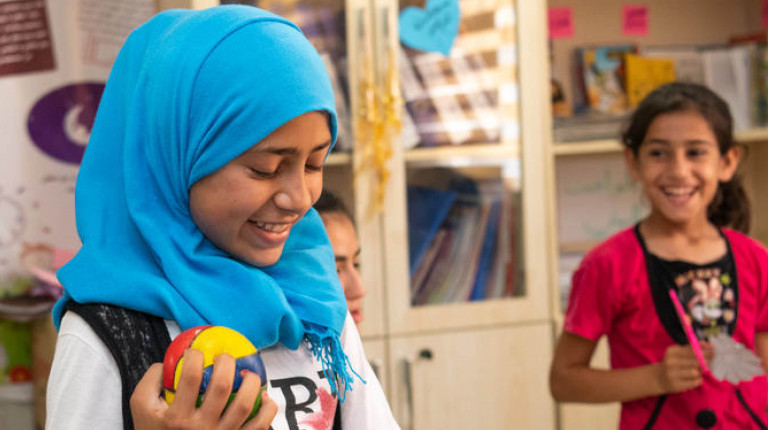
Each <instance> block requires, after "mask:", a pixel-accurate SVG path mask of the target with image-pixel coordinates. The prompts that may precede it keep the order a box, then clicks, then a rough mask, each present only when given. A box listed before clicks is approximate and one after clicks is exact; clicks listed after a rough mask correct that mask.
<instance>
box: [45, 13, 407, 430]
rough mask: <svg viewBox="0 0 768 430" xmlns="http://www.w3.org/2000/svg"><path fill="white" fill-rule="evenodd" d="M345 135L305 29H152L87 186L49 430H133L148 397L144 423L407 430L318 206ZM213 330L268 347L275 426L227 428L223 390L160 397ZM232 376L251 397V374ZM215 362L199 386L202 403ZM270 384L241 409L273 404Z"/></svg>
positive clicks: (203, 22) (274, 25)
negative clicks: (174, 370)
mask: <svg viewBox="0 0 768 430" xmlns="http://www.w3.org/2000/svg"><path fill="white" fill-rule="evenodd" d="M336 130H337V124H336V113H335V111H334V98H333V91H332V88H331V85H330V82H329V80H328V77H327V75H326V72H325V69H324V66H323V63H322V61H321V59H320V57H319V56H318V54H317V52H316V51H315V50H314V48H313V47H312V45H311V44H310V43H309V42H308V41H307V40H306V38H305V37H304V36H303V35H302V33H301V31H300V30H299V29H298V28H297V27H296V26H295V25H294V24H292V23H290V22H289V21H286V20H284V19H282V18H280V17H277V16H275V15H272V14H270V13H268V12H265V11H262V10H260V9H257V8H254V7H248V6H221V7H216V8H211V9H208V10H204V11H189V10H183V11H182V10H174V11H167V12H163V13H160V14H158V15H157V16H155V17H154V18H153V19H151V20H150V21H149V22H147V23H146V24H144V25H143V26H141V27H139V28H138V29H136V30H134V32H133V33H132V34H131V35H130V37H129V38H128V40H127V41H126V43H125V45H124V46H123V48H122V49H121V51H120V54H119V56H118V58H117V60H116V61H115V64H114V66H113V69H112V72H111V75H110V77H109V80H108V82H107V86H106V89H105V91H104V95H103V97H102V99H101V103H100V106H99V110H98V114H97V116H96V121H95V123H94V127H93V130H92V133H91V139H90V141H89V144H88V148H87V150H86V153H85V157H84V159H83V163H82V166H81V169H80V172H79V176H78V180H77V187H76V192H75V200H76V213H77V228H78V233H79V235H80V238H81V240H82V248H81V249H80V250H79V252H78V253H77V255H76V256H75V258H74V259H72V261H71V262H70V263H69V264H67V265H66V266H64V267H63V268H62V269H61V270H60V271H59V272H58V277H59V279H60V281H61V282H62V284H63V285H64V287H65V295H64V297H63V298H62V299H61V301H60V302H59V303H57V305H56V307H55V308H54V322H55V324H56V325H57V327H58V329H59V340H58V343H57V348H56V355H55V358H54V362H53V366H52V370H51V375H50V379H49V386H48V393H47V400H48V402H47V404H48V408H47V409H48V416H47V424H46V428H47V429H49V430H51V429H82V428H99V429H107V430H111V429H114V430H119V429H123V428H131V426H132V422H131V413H130V408H129V406H128V403H129V402H128V399H130V397H131V395H133V400H131V403H132V404H133V408H134V410H133V416H134V418H135V419H136V427H137V428H153V427H154V426H156V425H157V426H162V425H168V423H170V422H173V423H175V424H178V422H179V418H180V417H181V418H184V417H183V415H185V414H186V415H189V416H190V417H188V418H189V421H185V422H189V423H194V422H195V421H194V420H202V422H206V423H208V424H211V423H213V424H216V423H217V422H218V424H216V425H219V427H218V428H241V426H243V425H245V426H247V427H242V428H251V429H256V428H268V427H269V426H270V425H271V426H272V428H273V429H275V430H279V429H299V428H302V429H304V428H310V429H331V428H332V427H333V425H334V421H336V422H337V423H336V425H338V424H342V423H343V426H344V428H352V429H354V428H360V429H363V428H365V429H367V428H376V429H388V428H397V424H395V422H394V420H393V419H392V415H391V413H390V411H389V407H388V406H387V404H386V401H385V399H384V396H383V393H382V390H381V387H380V386H379V384H378V382H377V381H376V378H375V376H374V375H373V373H372V372H371V370H370V366H369V365H368V363H367V360H365V356H364V353H363V350H362V346H361V342H360V339H359V335H358V333H357V331H356V329H355V326H354V323H352V320H351V318H350V317H349V315H348V312H347V308H346V304H345V300H344V294H343V292H342V289H341V287H340V285H339V281H338V276H337V274H336V271H335V264H334V256H333V252H332V250H331V247H330V243H329V241H328V238H327V235H326V233H325V230H324V228H323V224H322V221H321V220H320V217H319V216H318V215H317V213H316V212H315V211H314V209H312V205H313V203H314V202H315V201H316V200H317V199H318V197H319V196H320V193H321V190H322V163H323V161H324V159H325V157H326V156H327V154H328V152H329V151H330V149H331V147H332V146H333V144H334V142H335V139H336ZM155 321H161V322H162V324H161V328H160V329H157V324H155V323H154V322H155ZM153 324H154V325H153ZM206 324H215V325H222V326H227V327H230V328H233V329H235V330H237V331H239V332H240V333H242V334H244V335H245V336H246V337H247V338H248V339H249V340H250V341H251V342H252V343H253V344H254V345H255V346H256V347H257V348H258V349H259V350H261V356H262V360H263V361H264V364H265V367H266V373H267V379H268V381H265V384H266V385H267V393H268V395H267V396H265V398H264V399H263V401H264V404H263V406H262V413H261V414H260V415H259V416H257V419H254V420H251V421H249V422H247V423H245V424H244V423H243V421H244V420H245V418H246V416H247V414H245V415H242V414H238V412H237V411H238V410H245V411H247V410H248V408H247V407H246V408H228V409H227V410H226V411H224V414H223V415H222V411H223V408H224V404H223V403H222V402H219V399H220V398H221V396H218V397H216V396H214V395H213V394H211V395H210V396H209V397H210V398H211V400H210V401H208V402H207V403H206V402H204V403H203V405H202V407H201V408H200V409H195V408H194V403H193V402H192V401H191V400H190V402H189V403H185V402H182V401H179V399H180V397H179V396H181V394H178V395H177V401H174V403H173V404H172V405H171V406H167V405H166V404H165V403H164V401H163V400H162V399H161V398H160V397H159V393H160V372H161V369H160V366H159V365H154V366H152V367H151V368H150V363H151V361H160V360H161V359H162V355H161V354H162V353H163V352H164V351H159V352H157V351H156V352H155V353H154V354H155V355H154V356H153V355H152V354H147V353H146V350H149V349H151V348H150V345H153V344H155V343H157V342H155V340H156V339H157V338H158V336H159V337H160V338H162V339H164V341H161V342H160V343H159V344H160V345H166V344H167V341H169V340H168V339H172V338H173V337H175V336H176V335H177V334H178V333H179V332H180V331H182V330H186V329H188V328H191V327H195V326H199V325H206ZM157 332H161V333H160V335H156V333H157ZM152 333H155V334H152ZM150 334H152V336H150ZM153 342H154V343H153ZM155 349H158V348H157V347H155ZM123 351H127V352H123ZM158 354H160V360H156V358H152V357H157V355H158ZM189 354H191V356H189V357H186V359H188V360H189V361H188V362H189V363H195V364H197V363H198V362H201V359H200V357H197V356H196V355H195V353H189ZM148 356H149V357H150V358H147V357H148ZM216 366H219V369H220V371H219V372H214V378H225V379H227V378H228V379H227V381H228V382H225V384H227V383H228V384H231V379H232V374H233V373H234V369H235V365H234V361H233V359H232V358H231V357H225V356H222V358H219V359H217V361H216ZM192 367H194V366H190V368H192ZM199 367H200V366H198V368H197V369H193V370H189V371H186V375H187V376H189V377H190V378H191V379H190V380H191V381H193V382H191V383H187V384H186V385H189V386H193V389H194V390H196V389H197V386H198V385H199V378H200V375H201V373H202V371H201V369H199ZM148 368H149V371H147V369H148ZM185 369H186V366H185ZM145 372H146V373H145ZM142 375H144V377H143V379H141V376H142ZM221 375H225V376H221ZM195 378H197V379H195ZM254 378H256V379H255V380H256V381H258V377H257V376H255V375H245V378H244V381H243V385H242V386H241V388H240V391H239V392H238V395H237V398H236V400H235V401H236V402H238V401H239V402H246V403H247V402H251V403H252V402H253V399H254V398H255V395H256V394H255V393H256V392H257V391H258V382H254ZM139 379H141V383H140V384H139V388H138V389H136V391H135V392H134V390H133V387H134V386H135V385H136V383H137V382H138V380H139ZM195 382H196V383H195ZM181 385H182V386H183V384H181ZM229 386H231V385H229ZM179 390H181V388H180V389H179ZM182 397H184V396H182ZM193 397H196V396H191V397H189V398H190V399H192V398H193ZM184 398H187V397H184ZM238 399H239V400H238ZM337 399H339V400H341V401H342V402H343V403H337ZM206 400H207V399H206ZM273 402H274V403H273ZM177 404H178V405H177ZM274 405H276V409H277V415H276V416H275V418H274V421H273V422H271V423H270V422H269V421H270V420H271V418H272V415H273V414H274V409H273V406H274ZM337 405H338V406H339V408H340V412H341V413H340V414H337V416H336V418H334V413H335V412H336V409H337ZM230 411H233V412H230ZM205 420H208V421H205ZM211 420H212V421H211ZM182 421H183V419H182ZM339 421H340V422H339ZM190 425H192V424H190ZM196 425H200V422H197V424H196ZM158 428H159V427H158ZM190 428H194V427H190Z"/></svg>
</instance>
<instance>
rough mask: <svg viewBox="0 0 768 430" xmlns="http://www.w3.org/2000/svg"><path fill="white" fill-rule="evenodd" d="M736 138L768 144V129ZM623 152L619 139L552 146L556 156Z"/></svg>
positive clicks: (742, 132) (738, 134) (751, 130)
mask: <svg viewBox="0 0 768 430" xmlns="http://www.w3.org/2000/svg"><path fill="white" fill-rule="evenodd" d="M734 138H735V139H736V141H737V142H739V143H762V142H768V127H759V128H751V129H749V130H743V131H738V132H736V133H734ZM621 150H622V146H621V144H620V143H619V140H618V139H597V140H583V141H575V142H555V143H553V144H552V153H553V154H554V155H556V156H566V155H585V154H603V153H614V152H620V151H621Z"/></svg>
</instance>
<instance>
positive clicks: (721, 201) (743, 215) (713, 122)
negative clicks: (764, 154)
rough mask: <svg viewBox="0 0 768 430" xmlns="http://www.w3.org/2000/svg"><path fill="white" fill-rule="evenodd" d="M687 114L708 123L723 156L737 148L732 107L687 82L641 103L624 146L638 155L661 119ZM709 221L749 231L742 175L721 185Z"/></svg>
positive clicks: (627, 129) (656, 92)
mask: <svg viewBox="0 0 768 430" xmlns="http://www.w3.org/2000/svg"><path fill="white" fill-rule="evenodd" d="M685 111H689V112H690V111H692V112H697V113H698V114H700V115H701V116H702V117H703V118H704V120H705V121H707V123H708V124H709V127H710V128H711V129H712V132H713V133H714V134H715V137H716V138H717V145H718V148H719V150H720V155H725V154H726V153H727V152H728V151H730V150H731V148H733V147H734V146H735V145H736V142H734V140H733V119H732V117H731V111H730V109H729V108H728V104H727V103H726V102H725V101H724V100H723V99H721V98H720V96H718V95H717V94H715V93H714V92H713V91H712V90H710V89H709V88H707V87H705V86H703V85H699V84H692V83H683V82H673V83H669V84H665V85H662V86H661V87H659V88H657V89H656V90H654V91H652V92H651V93H650V94H648V95H647V96H646V97H645V99H643V101H642V102H640V105H639V106H638V107H637V110H635V112H634V114H633V115H632V117H631V118H630V120H629V123H628V124H627V126H626V127H625V129H624V132H623V133H622V144H623V145H624V146H626V147H627V148H629V149H631V150H632V152H633V153H634V154H635V156H637V155H638V151H639V150H640V145H642V143H643V141H644V140H645V134H646V133H647V132H648V128H649V127H650V125H651V123H652V122H653V120H654V119H656V117H657V116H659V115H662V114H665V113H671V112H685ZM707 218H709V220H710V221H711V222H712V223H713V224H715V225H716V226H718V227H730V228H733V229H734V230H738V231H741V232H743V233H747V232H749V227H750V204H749V199H748V198H747V194H746V192H745V191H744V186H743V184H742V180H741V177H740V176H739V175H738V174H734V175H733V178H731V180H730V181H728V182H720V184H719V186H718V187H717V193H716V194H715V198H714V199H712V202H711V203H710V204H709V207H707Z"/></svg>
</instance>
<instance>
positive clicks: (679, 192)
mask: <svg viewBox="0 0 768 430" xmlns="http://www.w3.org/2000/svg"><path fill="white" fill-rule="evenodd" d="M664 192H665V193H667V194H671V195H673V196H684V195H687V194H691V193H692V192H693V188H665V189H664Z"/></svg>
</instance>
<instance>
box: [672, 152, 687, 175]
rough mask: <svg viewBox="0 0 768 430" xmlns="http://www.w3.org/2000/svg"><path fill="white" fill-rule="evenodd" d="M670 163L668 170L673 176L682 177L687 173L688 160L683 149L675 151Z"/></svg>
mask: <svg viewBox="0 0 768 430" xmlns="http://www.w3.org/2000/svg"><path fill="white" fill-rule="evenodd" d="M670 164H671V166H670V170H671V171H672V173H673V174H674V175H675V176H677V177H682V176H685V175H686V173H688V167H689V166H688V160H687V159H686V157H685V153H684V152H683V151H675V153H674V155H673V157H672V160H671V161H670Z"/></svg>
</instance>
